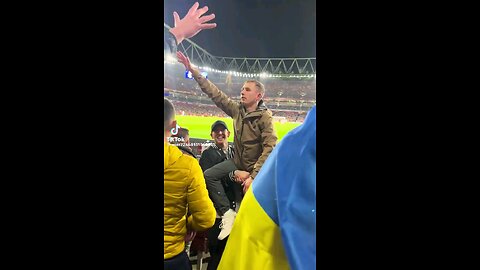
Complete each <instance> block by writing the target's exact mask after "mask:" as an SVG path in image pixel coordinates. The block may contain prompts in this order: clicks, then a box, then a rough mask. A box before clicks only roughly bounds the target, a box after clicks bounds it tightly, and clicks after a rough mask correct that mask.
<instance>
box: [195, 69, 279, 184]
mask: <svg viewBox="0 0 480 270" xmlns="http://www.w3.org/2000/svg"><path fill="white" fill-rule="evenodd" d="M192 74H193V77H194V78H195V80H196V81H197V83H198V84H199V85H200V88H201V89H202V91H203V92H204V93H205V94H207V95H208V97H210V98H211V99H212V100H213V102H214V103H215V104H216V105H217V107H219V108H220V109H222V110H223V111H224V112H225V113H226V114H227V115H228V116H230V117H232V119H233V126H234V146H235V153H236V154H235V157H234V162H235V165H236V166H237V168H238V169H240V170H244V171H247V172H249V173H250V175H251V176H252V178H255V176H256V175H257V174H258V171H260V168H261V167H262V165H263V163H264V162H265V160H266V159H267V157H268V155H269V154H270V152H272V150H273V147H275V145H276V144H277V135H276V132H275V130H274V128H273V121H272V119H273V117H272V112H271V111H270V110H269V109H267V107H266V106H265V104H264V103H263V100H261V101H260V102H259V104H258V107H257V109H256V110H255V111H253V112H249V113H247V112H246V110H245V107H244V106H243V105H242V104H241V103H240V102H236V101H233V100H231V99H230V98H229V97H228V96H227V95H226V94H225V93H223V92H222V91H220V90H219V89H218V88H217V87H216V86H215V85H214V84H213V83H212V82H210V81H209V80H207V79H205V78H204V77H203V76H202V75H201V74H200V72H199V71H198V70H197V69H193V72H192Z"/></svg>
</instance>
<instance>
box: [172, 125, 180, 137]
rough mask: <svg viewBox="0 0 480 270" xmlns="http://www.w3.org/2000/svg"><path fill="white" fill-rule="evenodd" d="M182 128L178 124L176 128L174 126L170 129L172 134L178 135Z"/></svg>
mask: <svg viewBox="0 0 480 270" xmlns="http://www.w3.org/2000/svg"><path fill="white" fill-rule="evenodd" d="M179 128H180V126H179V125H178V124H177V125H176V126H175V127H174V128H172V129H171V130H170V132H171V133H172V135H177V134H178V129H179Z"/></svg>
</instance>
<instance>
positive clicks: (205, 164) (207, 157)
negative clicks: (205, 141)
mask: <svg viewBox="0 0 480 270" xmlns="http://www.w3.org/2000/svg"><path fill="white" fill-rule="evenodd" d="M229 147H231V148H232V146H230V145H229ZM231 150H232V151H233V149H231ZM225 160H227V156H226V155H225V153H224V152H223V151H222V150H220V149H218V148H217V147H215V146H210V147H208V148H207V149H205V150H204V151H203V152H202V156H201V157H200V161H199V162H200V167H201V168H202V171H204V172H205V171H206V170H208V169H210V168H211V167H213V166H215V165H217V164H218V163H220V162H223V161H225ZM231 175H232V176H233V174H231ZM221 182H222V185H223V188H224V189H225V193H226V194H227V197H228V199H229V201H230V207H231V208H234V205H233V202H234V201H235V193H234V190H233V185H234V184H235V183H234V182H233V181H232V180H231V178H230V175H229V176H225V177H224V178H223V179H222V181H221Z"/></svg>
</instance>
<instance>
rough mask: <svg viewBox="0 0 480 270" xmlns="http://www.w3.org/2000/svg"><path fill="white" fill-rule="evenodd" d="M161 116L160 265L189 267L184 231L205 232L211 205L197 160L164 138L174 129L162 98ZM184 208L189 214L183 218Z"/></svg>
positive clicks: (168, 107)
mask: <svg viewBox="0 0 480 270" xmlns="http://www.w3.org/2000/svg"><path fill="white" fill-rule="evenodd" d="M163 107H164V119H163V141H164V143H163V158H164V161H163V162H164V163H163V187H164V193H163V211H164V214H163V223H164V227H163V267H164V269H166V270H191V269H192V266H191V265H190V260H189V259H188V256H187V253H186V252H185V237H186V235H187V231H205V230H207V229H209V228H211V227H212V226H213V224H214V223H215V216H216V213H215V208H214V207H213V203H212V201H210V199H209V198H208V191H207V187H206V185H205V179H204V178H203V173H202V169H201V168H200V165H199V164H198V161H197V160H196V159H195V158H194V157H191V156H190V155H188V154H183V153H182V152H181V151H180V149H178V147H176V146H174V145H171V144H169V143H168V140H167V138H168V137H170V136H171V135H172V133H174V132H172V131H175V129H176V128H177V121H176V120H175V108H174V107H173V104H172V103H171V102H170V101H169V100H167V99H164V101H163ZM187 211H189V212H190V213H191V216H189V217H188V218H187Z"/></svg>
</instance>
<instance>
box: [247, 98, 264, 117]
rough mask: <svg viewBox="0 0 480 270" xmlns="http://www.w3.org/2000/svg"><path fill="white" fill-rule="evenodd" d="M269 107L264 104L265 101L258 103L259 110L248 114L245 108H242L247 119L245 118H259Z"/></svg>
mask: <svg viewBox="0 0 480 270" xmlns="http://www.w3.org/2000/svg"><path fill="white" fill-rule="evenodd" d="M267 109H268V108H267V106H266V105H265V103H264V102H263V99H261V100H260V102H258V106H257V109H256V110H255V111H253V112H249V113H247V110H246V109H245V106H242V110H243V111H244V112H245V117H244V118H249V117H258V116H261V115H262V114H263V111H265V110H267Z"/></svg>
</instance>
